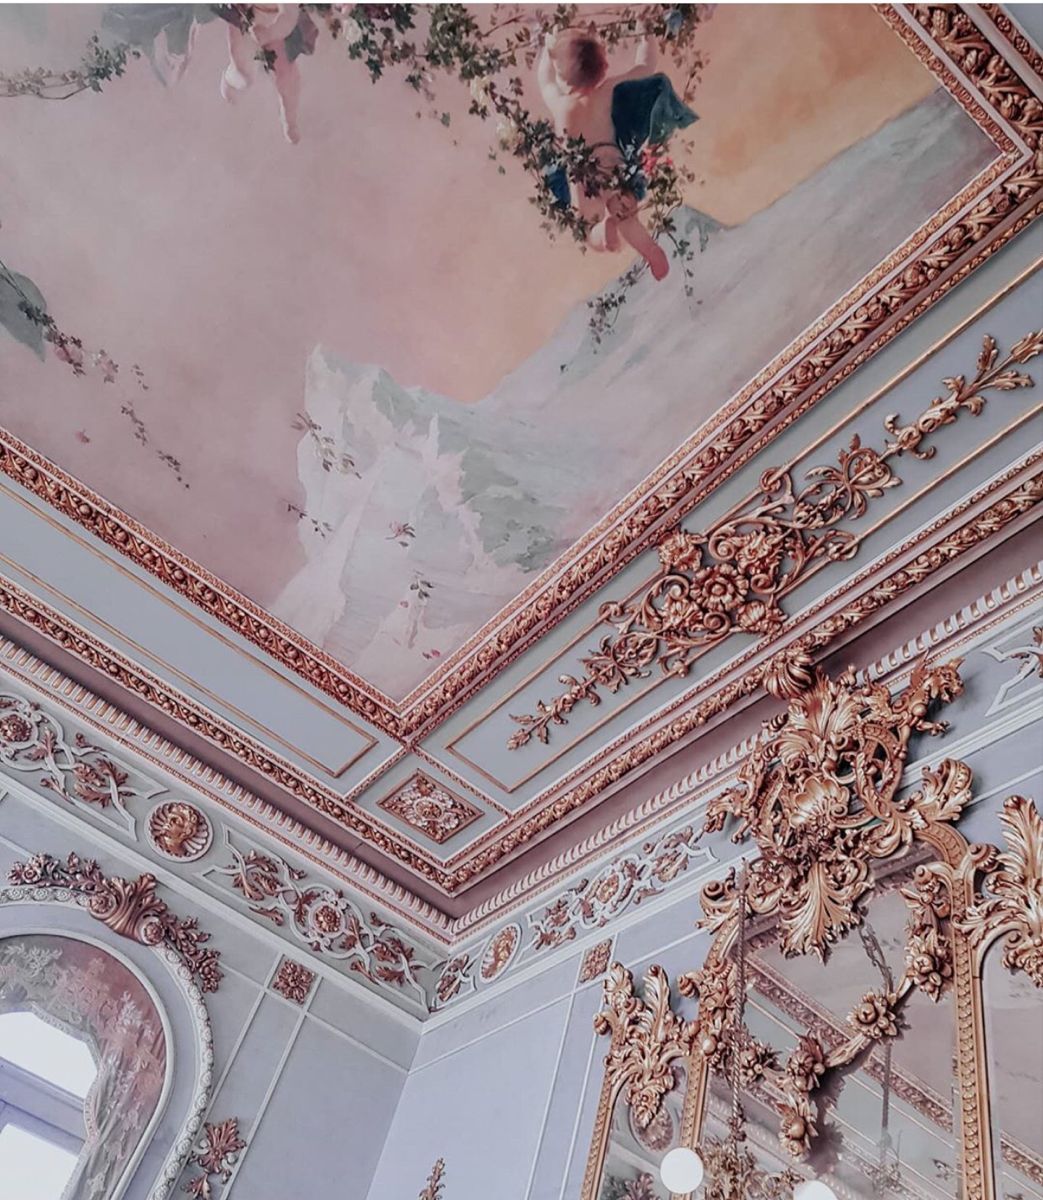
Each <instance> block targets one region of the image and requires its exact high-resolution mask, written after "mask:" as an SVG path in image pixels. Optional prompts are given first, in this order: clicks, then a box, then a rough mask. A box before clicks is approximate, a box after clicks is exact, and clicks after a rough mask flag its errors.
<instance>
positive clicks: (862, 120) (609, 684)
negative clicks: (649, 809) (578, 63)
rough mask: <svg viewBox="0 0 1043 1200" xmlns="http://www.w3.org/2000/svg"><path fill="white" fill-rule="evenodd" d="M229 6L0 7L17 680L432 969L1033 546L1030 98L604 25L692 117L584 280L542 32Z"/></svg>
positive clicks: (912, 65)
mask: <svg viewBox="0 0 1043 1200" xmlns="http://www.w3.org/2000/svg"><path fill="white" fill-rule="evenodd" d="M244 12H245V10H242V9H240V8H238V7H236V6H228V7H225V8H222V9H211V8H207V7H205V6H195V7H186V6H177V5H155V6H76V7H72V6H33V7H24V8H23V7H21V6H17V5H14V6H6V7H4V8H3V9H0V34H2V36H0V105H2V112H3V115H4V118H5V119H4V120H3V122H2V123H0V161H2V162H3V164H4V170H3V175H2V179H3V184H2V198H3V211H2V213H0V222H2V223H0V326H2V327H3V328H2V329H0V388H2V391H0V422H2V424H3V426H4V429H3V432H2V436H0V471H2V477H0V528H2V531H3V532H2V540H0V607H2V609H3V612H4V614H5V615H4V618H3V631H4V632H5V633H7V634H8V635H9V636H10V637H11V638H12V642H11V643H9V644H8V648H7V650H6V652H5V653H6V657H5V663H6V665H7V666H8V667H9V668H10V669H11V670H13V671H16V673H20V677H22V678H23V679H26V680H28V679H30V678H32V679H35V680H36V685H37V686H50V687H51V690H52V691H53V692H54V693H55V695H60V696H62V697H65V698H66V699H69V698H70V697H71V698H72V699H71V700H70V703H73V701H74V702H75V707H76V709H77V711H78V713H79V714H80V717H81V718H84V719H87V720H89V721H90V722H93V723H94V724H95V725H96V726H97V727H98V728H104V730H105V731H106V734H107V736H115V737H117V738H120V739H122V740H123V742H124V744H125V745H126V746H128V747H133V748H134V749H135V752H136V753H139V754H142V753H144V754H147V755H149V756H151V757H152V758H153V759H154V760H155V761H156V762H158V763H161V764H162V765H163V768H164V769H165V770H172V771H181V773H182V774H183V776H184V777H185V778H186V779H189V778H190V779H191V780H192V781H193V786H196V787H198V788H200V789H202V790H204V791H206V790H207V789H209V791H208V794H209V795H210V796H211V798H216V799H217V801H218V802H219V803H221V804H222V805H223V806H225V807H226V808H229V809H231V810H234V811H236V812H237V813H238V814H239V816H240V817H245V818H246V819H247V820H248V821H249V823H250V824H251V825H252V826H254V827H255V829H256V831H257V832H258V835H261V834H263V835H264V836H265V837H269V838H275V839H277V840H278V841H279V842H281V843H282V844H284V845H288V846H291V847H293V848H295V850H296V851H297V852H299V853H303V854H306V855H307V856H308V857H310V858H312V860H313V861H315V862H321V863H322V864H323V867H324V869H329V870H334V871H339V872H341V874H342V875H343V876H344V878H345V879H349V880H350V881H351V883H352V885H353V886H355V887H356V888H358V889H361V890H362V891H363V892H364V893H365V894H366V895H370V896H376V897H379V898H380V902H381V903H383V904H386V905H389V906H390V907H391V908H392V909H393V910H394V911H395V912H396V913H398V914H399V917H400V919H402V920H405V921H409V922H412V923H414V924H415V925H416V926H418V927H420V928H423V929H425V930H426V931H427V933H428V934H430V935H431V936H436V937H440V938H442V940H443V942H445V941H447V940H448V939H447V938H446V937H445V931H446V929H448V928H449V926H450V925H451V924H452V922H453V921H465V922H466V921H475V920H478V919H479V918H480V917H482V916H484V915H486V914H487V913H488V912H491V911H493V910H494V909H495V908H496V907H497V906H499V905H503V904H506V903H508V902H509V901H511V900H513V899H516V898H517V897H518V896H519V895H520V894H521V893H522V892H524V891H526V890H528V891H530V892H531V891H532V890H533V889H536V890H538V889H539V888H540V887H542V886H543V881H545V880H547V879H549V878H551V877H552V875H553V873H554V872H555V871H556V870H559V869H560V868H561V865H562V864H567V863H569V862H572V861H575V856H576V854H578V852H579V850H578V848H579V847H581V846H582V845H585V844H588V843H589V839H590V838H591V837H597V836H607V835H605V832H604V831H606V830H611V828H612V827H613V826H612V822H613V821H617V820H619V819H622V818H623V817H624V816H625V815H626V814H630V815H631V816H632V815H633V814H634V813H638V812H639V811H641V809H640V806H641V805H642V804H647V803H650V801H649V797H650V796H651V795H652V794H653V793H654V790H655V789H654V788H653V787H652V786H651V785H650V784H641V785H640V786H638V784H637V781H638V780H640V779H642V777H643V775H644V772H646V771H648V770H651V769H654V768H656V767H657V766H658V765H659V764H660V763H662V761H663V760H664V759H665V758H666V757H667V756H668V755H670V754H672V753H674V752H675V751H678V750H680V749H681V748H683V747H686V746H689V745H691V744H692V743H693V742H695V741H697V740H698V739H705V740H699V741H698V744H699V745H700V746H705V747H708V748H707V749H706V750H704V751H701V752H703V753H705V754H707V755H709V754H710V753H711V750H710V749H709V747H712V746H713V745H714V743H713V740H712V735H711V733H710V731H711V730H712V729H713V727H715V726H717V725H719V724H720V722H721V721H722V720H724V719H725V718H727V717H729V716H731V715H734V714H736V713H738V712H739V711H741V710H742V709H743V708H744V707H746V706H747V705H749V704H751V703H752V702H753V700H754V698H755V697H756V696H757V695H758V693H759V692H760V691H761V690H762V688H763V685H764V683H765V680H766V679H767V680H768V681H769V682H770V683H772V684H773V686H777V681H778V679H779V678H784V676H785V669H786V664H787V663H788V662H791V661H792V660H793V656H794V654H795V652H796V651H797V650H801V651H803V652H805V653H808V654H811V655H815V654H818V653H821V652H824V651H826V650H832V649H835V648H836V647H838V646H840V645H842V644H843V642H844V641H845V640H846V639H848V638H850V637H852V636H854V634H855V633H857V632H861V631H862V630H864V629H866V628H868V627H869V626H871V625H872V624H873V623H874V622H876V621H877V620H879V619H880V617H881V616H882V615H885V614H888V613H890V612H893V611H897V610H899V609H900V608H901V607H902V606H903V605H904V604H906V603H907V602H908V601H909V600H910V599H911V598H912V597H913V596H914V595H916V594H918V593H919V592H922V591H924V590H927V589H929V588H932V587H935V586H936V585H937V584H938V583H939V582H940V581H941V580H943V579H944V578H946V577H947V576H948V575H950V574H951V573H952V572H953V571H954V570H956V569H958V568H960V567H962V566H965V565H966V564H967V563H969V562H970V561H972V560H973V559H974V558H975V557H976V556H977V555H978V554H981V553H983V552H985V551H986V550H991V549H993V548H995V547H996V546H998V545H999V544H1000V543H1001V542H1003V541H1004V540H1005V539H1006V538H1008V537H1012V536H1014V535H1016V534H1018V533H1019V531H1020V530H1022V529H1023V528H1024V527H1025V526H1026V525H1027V524H1028V523H1030V522H1031V521H1032V520H1033V518H1034V516H1035V511H1036V508H1037V506H1038V503H1039V501H1040V499H1041V498H1043V475H1041V474H1040V424H1039V421H1038V415H1039V408H1040V402H1041V398H1043V392H1041V391H1040V389H1039V388H1038V387H1037V386H1036V384H1035V376H1036V374H1038V373H1039V365H1038V362H1037V363H1035V364H1033V360H1034V359H1036V357H1037V355H1039V354H1040V351H1041V350H1043V332H1040V326H1041V321H1040V318H1039V312H1040V296H1041V291H1043V288H1041V276H1040V275H1039V274H1038V272H1037V267H1038V263H1037V262H1035V261H1033V259H1032V253H1031V251H1030V246H1031V240H1032V239H1033V238H1035V239H1036V241H1035V246H1036V251H1035V254H1036V257H1037V258H1038V257H1039V228H1040V227H1039V226H1038V225H1037V226H1035V227H1033V225H1032V222H1033V221H1034V219H1035V218H1036V217H1037V216H1038V215H1039V213H1040V211H1041V205H1043V152H1041V148H1040V147H1041V136H1043V105H1041V101H1040V96H1041V95H1043V57H1041V55H1040V52H1039V50H1038V49H1037V47H1036V46H1035V45H1034V43H1033V42H1032V41H1031V40H1030V39H1029V38H1028V37H1027V36H1026V34H1025V33H1024V32H1023V30H1022V29H1021V27H1020V26H1019V25H1018V24H1017V22H1016V21H1014V20H1012V19H1011V17H1010V16H1009V15H1008V14H1007V13H1006V12H1005V11H1004V10H1003V9H1002V8H1000V7H998V6H991V5H986V6H982V7H974V8H967V9H962V8H959V7H955V6H944V7H930V6H909V5H895V6H877V7H870V6H843V5H841V6H811V5H793V6H777V7H772V8H768V7H763V6H745V5H736V6H720V7H717V8H714V7H713V6H707V7H703V6H680V7H672V6H669V5H646V6H629V7H626V8H619V9H614V10H612V13H613V15H612V16H611V17H605V16H604V15H603V14H602V15H601V16H598V17H597V18H596V19H595V21H596V24H598V34H599V36H600V37H601V39H602V40H603V41H604V42H605V43H606V45H607V48H608V49H607V53H608V58H609V63H610V70H611V71H613V72H617V71H618V72H623V71H636V72H637V73H638V74H647V73H648V72H649V71H650V70H652V69H653V67H654V69H655V70H658V71H660V72H661V73H662V75H664V76H665V77H666V78H667V79H668V80H669V81H670V82H671V84H672V87H673V90H674V92H675V93H676V102H677V105H678V108H677V109H676V110H673V111H674V112H675V115H676V114H677V113H680V114H681V116H680V117H679V118H678V119H677V120H676V121H675V122H674V124H675V125H676V126H677V127H676V128H675V129H673V131H672V134H671V133H670V129H669V128H667V129H666V133H663V134H659V135H657V136H659V137H660V138H661V140H662V142H663V144H656V145H651V146H650V145H649V144H648V142H647V140H646V142H645V144H644V146H643V147H642V148H641V150H640V153H639V156H638V158H636V159H635V160H634V161H633V162H632V163H630V164H629V165H628V167H627V169H632V170H633V171H634V172H637V173H638V177H637V182H636V184H635V187H636V190H637V191H639V192H640V194H641V197H642V199H641V201H640V207H639V208H638V210H637V213H638V215H637V216H636V217H628V216H627V215H626V211H624V210H618V211H619V212H620V214H621V215H620V217H619V218H618V219H617V217H616V216H613V215H612V214H613V209H612V208H611V207H609V208H608V212H609V216H610V217H611V221H609V222H608V224H607V225H606V224H605V223H604V222H602V227H603V229H607V230H608V232H607V233H605V237H607V238H608V240H609V241H611V240H612V230H613V229H614V228H615V226H613V225H612V222H613V221H614V222H616V224H617V225H618V226H619V228H621V229H622V230H623V231H624V234H625V236H624V237H622V238H621V239H620V248H619V249H618V250H616V251H614V252H613V251H607V252H603V253H599V252H598V251H597V246H598V242H597V237H596V236H595V235H594V234H591V236H592V237H593V238H594V240H593V242H590V243H588V242H587V241H585V240H584V238H585V236H586V234H587V233H588V230H587V229H586V228H580V227H578V226H577V224H576V210H575V209H574V208H572V207H569V206H568V205H565V204H562V203H559V202H557V201H556V200H555V198H554V195H553V192H552V189H551V184H552V180H553V175H554V170H555V168H557V167H560V165H561V164H560V161H559V160H558V159H556V158H555V157H554V153H555V151H553V149H549V148H548V147H549V146H550V147H553V145H554V143H553V142H550V141H548V139H549V137H550V132H551V125H550V124H549V123H548V122H549V119H550V118H549V116H548V111H549V110H548V108H547V96H546V93H547V89H548V87H553V86H557V85H555V84H553V81H551V83H548V82H547V80H546V79H543V82H542V85H541V76H542V75H543V74H544V73H545V65H546V64H545V63H544V61H543V59H542V52H541V49H540V47H541V45H542V42H543V38H544V35H545V34H546V33H548V32H553V27H554V24H555V21H557V20H558V19H559V18H557V17H555V15H554V12H553V11H552V10H550V9H541V8H539V7H537V6H528V5H522V6H501V5H492V6H484V7H481V8H475V9H474V10H466V9H459V10H457V9H451V10H445V9H444V8H442V7H439V6H434V7H432V8H430V9H423V8H421V9H420V10H419V11H415V12H414V11H413V9H412V8H411V6H347V7H345V6H332V7H325V8H324V7H321V6H300V7H299V8H298V7H297V6H280V8H279V10H278V11H275V10H272V11H268V10H266V9H263V8H261V9H258V10H257V13H259V14H260V16H257V14H256V13H255V16H254V23H253V24H251V23H250V20H249V19H248V18H247V17H245V16H244ZM447 12H448V15H447ZM562 19H568V17H567V14H566V17H565V18H562ZM410 24H412V26H413V27H412V28H411V27H410ZM642 26H647V29H648V31H649V35H650V37H649V42H648V45H650V46H652V47H654V48H655V50H654V53H652V52H650V51H649V50H648V49H647V48H645V49H635V47H636V46H640V45H641V44H642V43H641V40H640V38H639V36H638V35H639V34H640V32H641V27H642ZM95 39H96V40H95ZM650 53H651V57H655V55H657V56H658V59H657V61H656V62H655V63H653V62H652V61H651V58H650ZM230 55H231V57H230ZM635 61H636V62H637V63H638V66H637V67H635V66H634V63H635ZM541 64H542V65H541ZM248 84H251V85H252V86H247V85H248ZM541 87H542V94H541ZM57 99H61V100H62V102H61V103H54V102H53V101H54V100H57ZM552 100H553V97H552ZM684 106H687V107H688V108H690V109H691V110H694V112H695V113H697V114H698V118H699V119H698V120H697V121H694V122H692V121H690V118H689V116H688V115H687V114H686V111H685V107H684ZM617 120H618V119H617ZM617 127H618V126H617ZM667 134H670V136H669V139H668V141H667V140H666V136H667ZM613 153H615V152H614V151H613ZM609 191H610V198H611V195H615V194H616V193H611V189H609ZM606 205H608V200H604V199H603V200H602V208H601V210H600V212H599V213H595V214H594V215H595V217H599V219H600V218H603V217H604V215H605V211H606ZM637 222H640V223H641V224H642V225H643V226H647V228H648V230H649V232H650V234H651V235H652V236H654V238H655V239H656V241H657V244H658V245H659V246H660V248H661V250H662V252H664V253H665V255H666V265H667V266H668V268H669V269H668V271H667V273H666V275H665V277H663V278H656V277H655V275H654V274H653V270H652V266H655V265H656V260H655V256H654V255H653V254H651V252H649V257H650V258H651V260H652V266H650V265H649V263H648V262H646V261H645V259H643V258H642V257H640V256H639V255H636V254H635V252H634V251H633V250H631V249H630V247H629V245H628V239H629V238H631V237H633V239H634V240H635V241H636V242H638V244H639V245H640V244H641V237H640V232H641V230H640V227H639V226H637ZM602 244H603V243H602ZM1008 246H1009V250H1008ZM1015 247H1017V248H1018V249H1017V253H1018V254H1019V255H1020V256H1021V260H1022V265H1019V266H1018V267H1017V268H1016V270H1013V271H1012V270H1010V269H1006V268H1005V269H1004V271H1001V270H1000V269H999V268H998V267H997V266H996V264H997V262H1001V261H1002V262H1004V263H1007V262H1010V261H1012V260H1010V259H1009V257H1008V258H1003V255H1004V254H1005V253H1008V254H1009V253H1014V252H1015V251H1014V248H1015ZM646 249H647V247H646ZM655 274H658V275H662V270H661V267H657V269H656V271H655ZM1011 330H1014V331H1016V332H1015V333H1014V334H1013V335H1009V331H1011ZM1001 332H1002V336H1000V334H1001ZM15 643H20V644H22V645H26V646H28V647H29V648H30V649H31V650H33V651H35V653H36V654H37V655H38V659H39V660H35V659H34V660H32V662H30V660H29V659H28V658H26V656H25V654H24V652H23V651H21V650H19V649H17V648H16V646H15ZM47 662H53V663H54V664H55V665H56V666H57V667H58V668H59V669H60V671H61V675H60V676H58V675H54V676H52V675H50V674H49V670H50V668H49V667H48V666H47ZM33 664H35V665H33ZM48 680H51V683H50V684H49V685H48V684H47V681H48ZM84 689H86V690H84ZM81 736H83V737H84V738H85V739H86V740H89V738H88V737H87V734H86V733H82V734H81ZM730 744H731V743H728V745H730ZM74 750H75V746H73V748H72V751H70V753H72V752H73V751H74ZM714 752H716V751H714ZM74 759H75V754H73V758H72V759H70V760H69V763H70V769H72V768H71V764H72V762H73V761H74ZM142 786H143V787H146V785H145V784H142ZM186 836H187V835H186ZM584 839H586V842H585V841H584ZM250 853H251V851H250V850H249V849H248V848H247V847H246V846H245V843H244V845H243V846H240V847H238V848H236V849H235V850H234V854H235V855H238V858H237V859H235V861H236V862H237V863H238V864H239V868H240V876H241V879H242V880H246V881H247V883H244V884H243V886H242V887H240V891H241V892H245V889H246V887H247V886H248V881H249V878H250V873H249V867H250V864H251V861H252V860H250V858H249V855H250ZM570 855H571V856H572V857H570ZM229 878H231V879H232V880H233V883H234V878H235V877H234V872H233V874H232V875H231V876H229ZM237 886H238V885H237ZM294 887H295V884H294V881H293V879H292V878H291V877H289V876H288V877H287V878H286V879H284V880H283V881H282V883H280V884H279V885H278V888H277V891H278V895H279V897H280V898H281V900H280V902H285V903H287V904H289V905H290V909H291V910H292V907H293V906H292V903H291V901H290V899H289V897H291V896H292V895H293V892H294ZM370 936H371V937H372V938H374V939H375V942H374V944H380V936H379V931H377V932H376V933H374V932H373V931H371V934H370ZM378 957H379V955H378Z"/></svg>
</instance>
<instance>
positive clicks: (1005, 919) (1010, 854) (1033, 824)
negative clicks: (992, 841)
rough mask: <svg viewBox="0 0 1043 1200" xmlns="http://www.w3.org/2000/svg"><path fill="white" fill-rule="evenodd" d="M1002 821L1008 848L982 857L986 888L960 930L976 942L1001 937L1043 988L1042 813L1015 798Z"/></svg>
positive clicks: (1016, 962)
mask: <svg viewBox="0 0 1043 1200" xmlns="http://www.w3.org/2000/svg"><path fill="white" fill-rule="evenodd" d="M1000 820H1001V821H1002V823H1003V831H1004V838H1005V840H1006V843H1007V849H1006V851H1003V852H1001V851H999V850H996V849H993V848H992V847H990V848H989V850H988V854H987V857H985V858H984V860H983V861H981V863H980V867H981V869H982V870H983V872H984V879H983V881H982V885H981V890H980V892H979V893H978V895H977V896H976V898H975V899H976V902H975V903H974V904H973V905H971V907H970V908H969V909H968V910H967V915H966V918H965V919H964V920H963V921H962V922H960V928H961V930H962V931H963V932H965V933H967V934H968V935H969V936H970V938H971V942H972V944H974V945H976V946H980V945H982V944H983V943H984V942H986V941H989V940H991V939H992V938H994V937H997V936H1002V937H1003V961H1004V963H1005V964H1006V965H1007V966H1008V967H1010V969H1011V970H1014V971H1016V970H1021V971H1024V972H1025V974H1026V975H1028V977H1029V978H1030V979H1031V980H1032V982H1033V983H1034V984H1035V985H1036V987H1040V988H1043V816H1041V815H1040V813H1039V810H1038V809H1037V808H1036V807H1035V805H1033V803H1032V801H1031V800H1027V799H1025V798H1024V797H1023V796H1011V797H1010V798H1009V799H1008V800H1007V801H1006V802H1005V804H1004V806H1003V812H1002V813H1001V814H1000Z"/></svg>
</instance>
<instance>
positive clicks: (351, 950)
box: [214, 841, 434, 1005]
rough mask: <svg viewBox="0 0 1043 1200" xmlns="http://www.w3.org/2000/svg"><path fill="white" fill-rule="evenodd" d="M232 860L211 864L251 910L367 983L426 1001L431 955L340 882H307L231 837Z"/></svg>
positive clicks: (294, 870)
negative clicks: (350, 895)
mask: <svg viewBox="0 0 1043 1200" xmlns="http://www.w3.org/2000/svg"><path fill="white" fill-rule="evenodd" d="M226 848H227V849H228V851H229V852H230V854H231V856H232V861H231V862H230V863H228V864H226V865H225V866H223V867H218V868H215V871H214V873H215V874H216V875H218V876H221V877H224V878H226V879H227V880H228V881H229V883H230V885H231V887H232V889H233V891H234V892H236V893H238V894H239V895H241V896H242V897H243V898H244V899H245V900H246V902H247V904H248V906H249V909H250V911H251V912H252V913H253V914H254V915H255V916H258V917H263V918H265V919H266V920H269V921H271V922H272V924H273V925H275V926H277V927H278V928H280V929H281V928H285V929H287V930H288V931H289V932H290V933H291V934H292V935H293V936H294V937H295V938H296V939H297V941H299V942H300V943H301V944H303V945H305V946H307V947H308V948H309V949H310V950H312V951H313V952H314V953H316V954H321V955H326V956H329V957H331V958H334V959H338V960H342V961H344V962H345V963H346V965H347V967H348V969H349V970H350V971H354V972H356V973H357V974H359V975H361V976H362V977H363V978H365V979H368V980H369V981H370V982H371V983H374V984H377V985H379V986H387V987H392V988H394V989H396V990H398V991H405V992H411V993H413V994H414V995H415V997H416V998H417V999H418V1000H419V1001H420V1002H421V1003H423V1004H424V1005H426V1003H427V993H426V990H425V987H424V983H423V980H422V973H423V972H426V971H427V970H429V969H430V968H431V967H433V966H434V960H433V959H432V958H430V957H429V956H428V955H427V954H426V953H425V952H424V951H422V950H421V949H419V948H418V947H417V946H416V945H415V944H414V943H413V942H412V941H410V940H409V939H408V938H407V936H406V935H405V934H404V933H402V932H401V931H400V930H398V929H397V928H396V927H395V926H393V925H391V924H390V923H389V922H387V921H385V920H384V919H383V918H382V917H380V916H378V914H377V913H375V912H370V913H369V914H368V915H367V914H365V913H364V912H363V911H362V909H360V908H359V907H358V905H356V904H355V903H354V902H353V901H351V900H350V899H349V898H348V897H347V896H345V895H344V893H343V892H342V891H340V889H338V888H333V887H330V886H329V885H328V884H324V883H318V882H308V878H307V873H306V872H305V871H302V870H299V869H298V868H296V867H291V866H290V865H289V864H288V863H286V862H284V861H283V859H281V858H279V857H277V856H276V855H274V854H266V853H264V852H263V851H261V850H257V849H250V850H247V851H245V852H244V851H240V850H239V849H238V848H237V847H236V846H234V845H233V844H232V843H231V841H228V842H227V843H226Z"/></svg>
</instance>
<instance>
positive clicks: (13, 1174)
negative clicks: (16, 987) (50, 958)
mask: <svg viewBox="0 0 1043 1200" xmlns="http://www.w3.org/2000/svg"><path fill="white" fill-rule="evenodd" d="M96 1074H97V1069H96V1067H95V1064H94V1059H93V1058H92V1057H91V1052H90V1050H89V1049H88V1048H87V1046H86V1045H85V1044H84V1043H83V1042H82V1041H80V1040H79V1038H75V1037H73V1036H72V1035H71V1034H69V1033H65V1032H63V1031H62V1030H60V1029H57V1028H55V1027H54V1026H53V1025H49V1024H48V1023H47V1022H46V1021H43V1020H41V1019H40V1018H39V1017H38V1016H36V1014H35V1013H31V1012H11V1013H4V1014H3V1015H2V1016H0V1200H61V1196H62V1193H63V1192H64V1190H65V1187H66V1185H67V1184H68V1182H69V1180H70V1178H71V1177H72V1173H73V1171H74V1169H75V1167H76V1160H77V1158H78V1156H79V1153H80V1150H81V1149H82V1148H83V1140H84V1133H85V1129H84V1117H83V1101H84V1098H85V1096H86V1095H87V1093H88V1091H89V1090H90V1087H91V1084H92V1083H93V1082H94V1079H95V1076H96Z"/></svg>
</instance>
